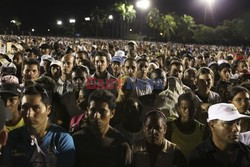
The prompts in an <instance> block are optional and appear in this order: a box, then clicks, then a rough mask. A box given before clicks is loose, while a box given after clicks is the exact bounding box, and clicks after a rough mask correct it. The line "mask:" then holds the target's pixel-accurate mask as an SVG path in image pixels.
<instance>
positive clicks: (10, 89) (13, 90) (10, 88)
mask: <svg viewBox="0 0 250 167" xmlns="http://www.w3.org/2000/svg"><path fill="white" fill-rule="evenodd" d="M21 92H22V90H21V88H20V86H19V85H18V84H9V83H5V84H2V85H1V87H0V94H2V93H10V94H13V95H15V96H19V97H20V96H21Z"/></svg>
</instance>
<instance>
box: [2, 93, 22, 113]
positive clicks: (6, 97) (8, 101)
mask: <svg viewBox="0 0 250 167" xmlns="http://www.w3.org/2000/svg"><path fill="white" fill-rule="evenodd" d="M0 96H1V99H2V100H3V101H4V103H5V107H6V108H7V109H8V110H10V111H11V112H13V113H14V112H19V111H18V105H19V104H20V98H19V96H15V95H13V94H10V93H3V94H1V95H0Z"/></svg>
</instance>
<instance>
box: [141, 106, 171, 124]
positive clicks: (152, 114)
mask: <svg viewBox="0 0 250 167" xmlns="http://www.w3.org/2000/svg"><path fill="white" fill-rule="evenodd" d="M150 117H155V118H156V119H162V120H163V123H164V125H167V117H166V116H165V115H164V114H163V112H161V111H160V110H158V109H154V110H150V111H149V112H148V113H147V114H146V116H145V119H144V124H145V123H146V121H147V119H148V118H150Z"/></svg>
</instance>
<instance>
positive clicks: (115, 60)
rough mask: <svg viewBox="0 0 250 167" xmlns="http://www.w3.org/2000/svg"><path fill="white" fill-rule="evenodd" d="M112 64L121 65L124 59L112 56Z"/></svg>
mask: <svg viewBox="0 0 250 167" xmlns="http://www.w3.org/2000/svg"><path fill="white" fill-rule="evenodd" d="M112 62H119V63H121V64H123V63H124V59H123V58H122V57H120V56H114V57H112Z"/></svg>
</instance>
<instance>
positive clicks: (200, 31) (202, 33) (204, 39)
mask: <svg viewBox="0 0 250 167" xmlns="http://www.w3.org/2000/svg"><path fill="white" fill-rule="evenodd" d="M194 39H195V40H196V41H197V42H199V43H210V42H212V41H213V40H214V29H213V28H211V27H208V26H206V25H202V24H200V25H198V26H197V29H196V30H195V31H194Z"/></svg>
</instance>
